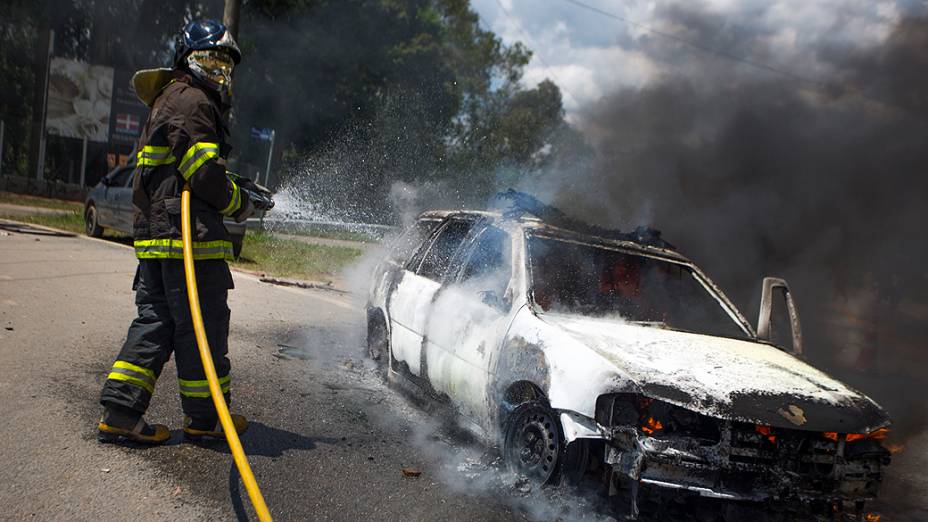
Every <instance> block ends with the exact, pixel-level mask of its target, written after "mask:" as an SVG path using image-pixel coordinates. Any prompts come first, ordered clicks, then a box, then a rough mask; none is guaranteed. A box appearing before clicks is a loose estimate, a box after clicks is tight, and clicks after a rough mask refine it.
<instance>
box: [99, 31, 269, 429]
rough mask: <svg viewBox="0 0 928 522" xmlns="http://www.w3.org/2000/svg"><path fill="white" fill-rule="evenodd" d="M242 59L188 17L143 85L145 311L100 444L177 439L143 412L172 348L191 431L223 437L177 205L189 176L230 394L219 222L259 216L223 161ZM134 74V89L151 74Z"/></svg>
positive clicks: (207, 307)
mask: <svg viewBox="0 0 928 522" xmlns="http://www.w3.org/2000/svg"><path fill="white" fill-rule="evenodd" d="M240 61H241V52H240V51H239V49H238V46H237V45H236V43H235V41H234V40H233V38H232V36H231V35H230V34H229V32H228V31H227V30H226V28H225V26H224V25H223V24H221V23H219V22H217V21H213V20H202V21H196V22H192V23H190V24H188V25H187V26H186V27H185V28H184V29H183V31H182V32H181V33H180V34H179V35H178V37H177V40H176V47H175V54H174V64H173V69H171V70H165V69H161V70H157V71H162V72H163V73H164V74H162V75H161V78H163V79H164V80H163V81H162V82H161V84H160V85H158V86H157V89H154V90H152V91H151V93H149V94H148V95H147V96H146V95H145V93H143V92H139V97H140V98H142V99H143V101H146V102H149V105H150V106H151V113H150V115H149V117H148V121H147V122H146V124H145V128H144V130H143V132H142V135H141V137H140V141H139V146H140V149H139V150H140V152H138V155H137V159H138V161H137V166H136V170H135V177H134V180H133V184H132V203H133V205H134V206H135V218H134V236H135V253H136V257H138V260H139V264H138V269H137V271H136V275H135V282H134V283H133V289H134V290H135V291H136V296H135V303H136V305H137V307H138V317H137V318H136V319H135V320H133V321H132V324H131V325H130V326H129V332H128V334H127V337H126V341H125V344H123V347H122V349H121V350H120V352H119V355H118V356H117V358H116V361H115V362H114V363H113V367H112V369H111V370H110V372H109V374H108V376H107V379H106V383H105V384H104V385H103V391H102V393H101V396H100V403H101V404H102V405H103V407H104V412H103V418H102V419H101V421H100V423H99V425H98V430H99V439H100V440H101V441H103V442H112V441H115V440H119V439H120V438H124V439H129V440H132V441H135V442H141V443H149V444H160V443H163V442H165V441H166V440H168V439H169V438H170V433H169V431H168V428H167V427H166V426H164V425H161V424H148V423H147V422H145V420H144V418H143V415H144V414H145V411H146V410H147V409H148V405H149V402H150V401H151V396H152V393H153V392H154V390H155V383H156V382H157V380H158V377H159V376H160V375H161V369H162V367H163V366H164V364H165V363H166V362H167V361H168V359H169V358H170V357H171V353H172V352H173V353H174V356H175V361H176V364H177V377H178V386H179V388H180V396H181V397H180V399H181V406H182V408H183V412H184V434H185V436H187V437H188V438H199V437H217V438H218V437H223V436H224V435H223V433H222V428H221V426H220V424H219V420H218V416H217V413H216V410H215V408H214V406H213V403H212V400H211V399H210V394H209V388H208V385H207V381H206V375H205V374H204V372H203V368H202V363H201V361H200V358H199V354H198V351H197V344H196V339H195V337H194V331H193V324H192V321H191V317H190V308H189V304H188V302H187V288H186V285H185V281H184V265H183V261H182V259H183V248H182V243H181V212H180V205H181V192H182V190H183V187H184V185H185V184H189V186H190V190H191V191H192V196H193V197H192V198H191V200H192V201H191V221H192V227H193V234H194V238H193V239H194V243H193V258H194V260H195V261H196V277H197V286H198V288H199V296H200V305H201V308H202V310H203V320H204V322H205V325H206V335H207V339H208V341H209V346H210V350H211V351H212V356H213V363H214V364H215V367H216V373H217V375H218V377H219V383H220V385H221V387H222V390H223V392H224V394H225V396H226V397H225V398H226V401H228V400H229V398H230V397H229V390H230V386H231V382H230V378H231V376H230V374H229V370H230V366H231V365H230V362H229V359H228V357H227V351H228V344H227V343H228V339H227V338H228V333H229V308H228V306H227V304H226V298H227V296H228V291H229V290H230V289H232V287H233V285H232V274H231V273H230V272H229V267H228V265H227V264H226V261H227V260H229V259H231V258H232V243H231V242H230V240H229V234H228V232H227V231H226V229H225V227H224V226H223V218H224V217H225V216H228V217H232V218H234V219H235V220H236V221H238V222H241V221H242V220H244V219H246V218H247V217H249V216H250V215H251V214H253V213H254V210H255V205H254V201H253V200H255V199H260V198H255V195H254V193H253V192H251V191H249V190H248V187H245V186H244V185H245V182H243V181H242V180H241V179H239V178H236V177H230V175H228V174H227V172H226V169H225V160H224V158H225V157H226V156H227V154H228V153H229V149H230V147H229V144H228V135H227V129H226V126H225V124H224V123H223V115H224V113H225V111H226V109H228V104H229V100H230V97H229V89H230V87H231V81H232V70H233V68H234V67H235V65H236V64H238V63H239V62H240ZM140 74H141V73H139V74H137V75H136V76H139V75H140ZM134 81H135V82H136V87H137V90H139V86H140V85H142V84H143V83H144V82H141V83H140V82H138V81H136V80H134ZM233 179H235V180H233ZM237 181H238V183H237ZM245 181H246V182H247V180H245ZM251 187H252V188H253V187H254V184H251ZM232 418H233V422H234V424H235V427H236V429H237V430H238V432H239V433H241V432H243V431H244V430H245V428H246V427H247V421H246V420H245V418H244V417H243V416H241V415H233V416H232Z"/></svg>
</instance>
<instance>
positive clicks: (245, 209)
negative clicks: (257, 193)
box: [232, 190, 255, 223]
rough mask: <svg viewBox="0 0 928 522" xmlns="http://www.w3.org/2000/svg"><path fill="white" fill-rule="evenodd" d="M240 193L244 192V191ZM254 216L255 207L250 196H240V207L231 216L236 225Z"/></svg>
mask: <svg viewBox="0 0 928 522" xmlns="http://www.w3.org/2000/svg"><path fill="white" fill-rule="evenodd" d="M242 192H245V191H244V190H243V191H242ZM254 214H255V205H254V203H252V202H251V195H250V194H247V193H246V194H242V206H241V207H239V209H238V210H236V211H235V212H234V213H233V214H232V219H234V220H235V222H236V223H241V222H242V221H245V220H246V219H248V218H250V217H251V216H253V215H254Z"/></svg>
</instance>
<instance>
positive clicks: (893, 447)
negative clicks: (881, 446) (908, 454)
mask: <svg viewBox="0 0 928 522" xmlns="http://www.w3.org/2000/svg"><path fill="white" fill-rule="evenodd" d="M886 449H888V450H889V452H890V453H892V454H893V455H895V454H896V453H899V452H901V451H903V450H904V449H905V444H887V445H886Z"/></svg>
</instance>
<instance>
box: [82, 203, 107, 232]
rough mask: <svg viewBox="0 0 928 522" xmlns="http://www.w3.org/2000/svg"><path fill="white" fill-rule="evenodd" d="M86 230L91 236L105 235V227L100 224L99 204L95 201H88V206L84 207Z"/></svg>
mask: <svg viewBox="0 0 928 522" xmlns="http://www.w3.org/2000/svg"><path fill="white" fill-rule="evenodd" d="M84 230H85V231H86V232H87V235H88V236H90V237H103V227H101V226H100V221H99V215H98V214H97V206H96V205H94V204H93V203H88V204H87V208H86V209H84Z"/></svg>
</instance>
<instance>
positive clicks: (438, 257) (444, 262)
mask: <svg viewBox="0 0 928 522" xmlns="http://www.w3.org/2000/svg"><path fill="white" fill-rule="evenodd" d="M472 226H473V224H472V223H471V222H470V221H463V220H460V219H452V220H451V221H449V222H448V223H447V224H446V225H445V226H444V228H442V229H441V231H440V232H439V233H438V236H437V237H435V239H434V241H432V244H431V246H429V247H428V251H426V252H425V255H424V257H423V258H422V264H421V265H419V270H418V272H417V273H418V274H419V275H421V276H422V277H427V278H429V279H432V280H434V281H441V280H442V278H444V276H445V274H446V273H448V267H449V266H450V265H451V259H452V257H454V253H455V252H456V251H457V249H458V247H460V246H461V243H463V242H464V239H465V238H466V237H467V233H468V232H470V229H471V227H472ZM421 254H422V253H421V252H420V253H418V254H417V256H419V255H421Z"/></svg>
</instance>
